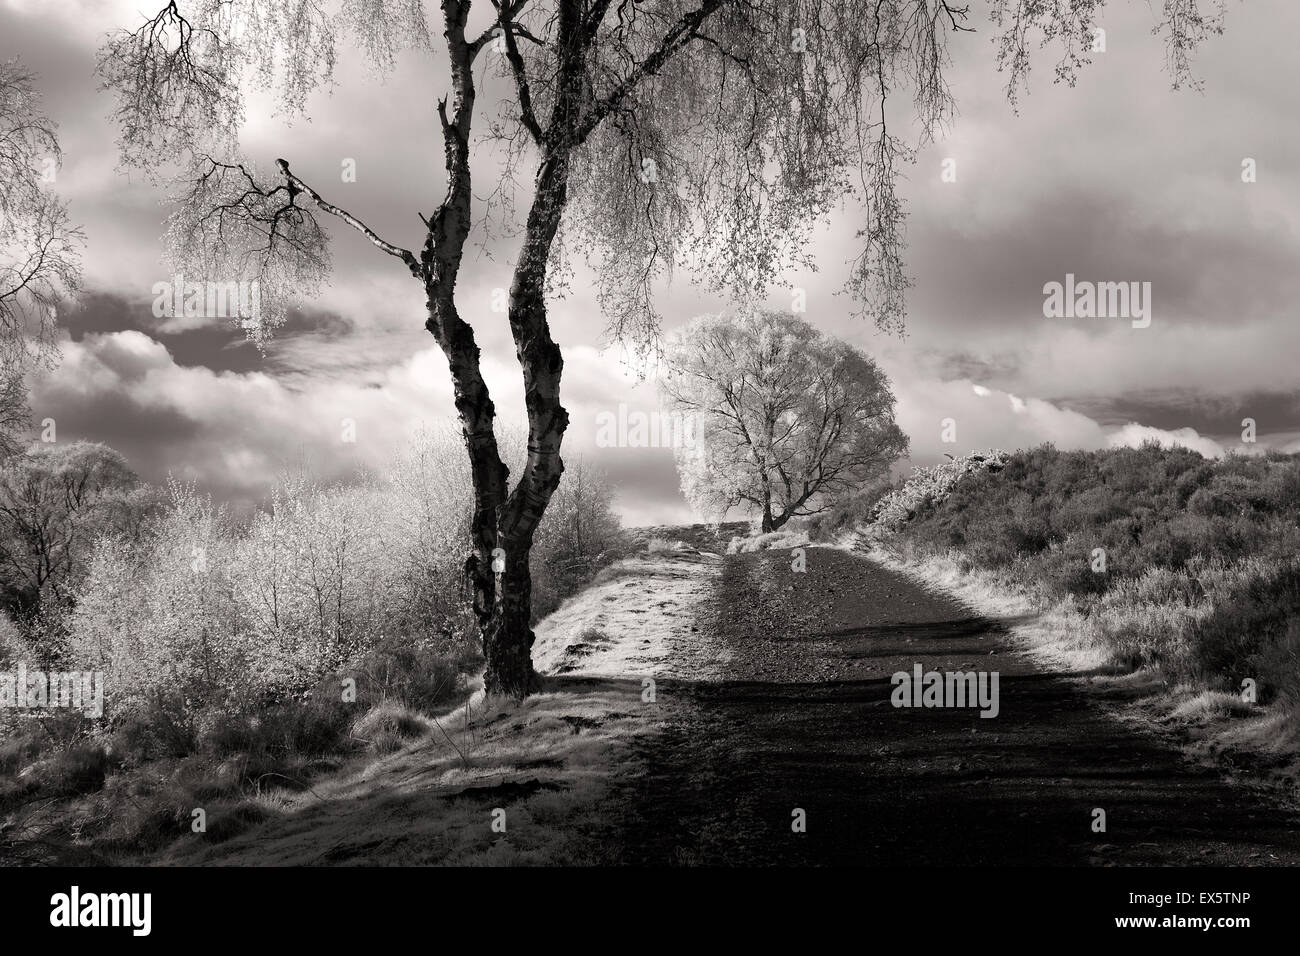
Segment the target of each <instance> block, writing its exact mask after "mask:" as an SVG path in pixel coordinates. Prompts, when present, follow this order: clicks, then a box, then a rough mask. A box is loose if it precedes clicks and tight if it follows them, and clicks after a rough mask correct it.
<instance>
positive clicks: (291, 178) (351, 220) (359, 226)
mask: <svg viewBox="0 0 1300 956" xmlns="http://www.w3.org/2000/svg"><path fill="white" fill-rule="evenodd" d="M275 164H276V165H277V166H279V167H280V172H282V173H283V174H284V178H285V180H286V181H287V182H288V183H289V187H290V188H291V189H294V190H297V191H299V192H304V193H306V194H307V195H308V196H310V197H311V200H312V202H314V203H315V204H316V205H317V206H319V207H320V208H321V209H323V210H324V211H325V212H327V213H329V214H330V215H331V216H337V217H338V218H339V219H342V220H343V221H344V222H346V223H347V224H348V225H349V226H351V227H352V228H353V229H355V230H357V231H358V232H360V233H361V234H362V235H363V236H365V237H366V238H367V239H369V240H370V242H371V244H372V245H374V246H377V247H378V248H380V249H382V250H383V251H384V252H386V253H388V254H389V255H390V256H396V257H397V258H398V259H401V260H402V261H403V262H405V263H406V267H407V268H408V269H410V270H411V275H413V276H415V277H416V278H417V279H420V278H423V277H424V273H423V270H422V269H421V267H420V260H419V259H417V258H415V254H414V253H412V252H411V251H409V250H407V249H403V248H402V247H401V246H395V245H393V244H392V243H391V242H388V241H387V240H385V239H382V238H380V237H379V235H378V234H377V233H376V232H375V231H374V230H373V229H371V228H370V227H369V226H367V225H366V224H365V223H364V222H362V221H361V220H360V219H358V218H357V217H356V216H354V215H352V213H350V212H348V211H347V210H346V209H341V208H339V207H338V206H335V205H334V204H333V203H331V202H327V201H326V200H325V199H324V198H323V197H322V196H321V194H320V193H318V192H316V190H314V189H312V188H311V187H310V186H308V185H307V184H306V183H305V182H303V181H302V180H301V179H299V178H298V177H297V176H295V175H294V174H293V173H292V172H291V171H290V170H289V163H288V162H287V161H286V160H283V159H277V160H276V161H275Z"/></svg>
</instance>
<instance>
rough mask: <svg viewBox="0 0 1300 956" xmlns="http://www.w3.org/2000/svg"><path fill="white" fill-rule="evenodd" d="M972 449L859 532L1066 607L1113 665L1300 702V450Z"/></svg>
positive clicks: (900, 493) (888, 504)
mask: <svg viewBox="0 0 1300 956" xmlns="http://www.w3.org/2000/svg"><path fill="white" fill-rule="evenodd" d="M976 457H978V458H980V459H982V460H978V461H977V460H976ZM976 457H970V458H966V459H958V460H956V461H953V462H950V463H946V464H944V465H941V466H939V467H938V468H937V469H926V470H922V471H920V472H919V473H918V474H917V475H916V476H914V477H913V478H912V479H911V480H910V481H907V482H905V483H903V485H902V486H901V487H900V488H898V489H896V490H895V491H894V492H893V493H891V494H889V495H886V496H885V497H884V498H882V499H881V500H880V501H879V503H878V504H877V506H876V508H875V510H874V512H873V519H874V520H873V521H872V522H871V523H870V524H868V525H867V526H866V528H865V534H866V536H867V537H868V538H873V539H875V540H878V541H881V542H883V543H886V544H887V545H888V546H890V547H893V548H896V549H898V550H900V551H902V552H904V553H905V554H907V555H909V556H913V557H921V558H926V557H936V556H951V557H953V558H955V559H956V560H957V561H958V562H959V564H960V566H961V568H962V569H963V570H964V571H968V572H969V571H979V572H983V573H985V574H988V575H989V576H990V577H991V578H992V579H993V580H994V581H996V582H1000V583H1003V584H1005V585H1007V586H1010V587H1013V588H1015V589H1017V590H1019V591H1022V592H1025V593H1028V594H1029V595H1030V596H1031V597H1033V598H1034V599H1035V600H1036V601H1037V602H1038V603H1039V604H1040V605H1041V606H1044V607H1047V606H1053V607H1057V608H1064V609H1065V610H1067V611H1069V612H1070V613H1071V615H1072V618H1073V619H1074V620H1075V621H1077V622H1078V626H1079V628H1080V629H1081V631H1082V632H1083V635H1084V637H1085V638H1086V639H1087V640H1088V641H1090V642H1091V643H1092V644H1093V645H1095V646H1096V647H1097V648H1099V649H1101V650H1102V651H1104V653H1105V656H1106V657H1107V658H1109V660H1110V661H1111V662H1112V663H1113V664H1115V665H1119V666H1123V667H1140V666H1152V667H1157V668H1160V669H1162V670H1163V671H1165V672H1166V673H1168V674H1169V675H1170V677H1172V678H1174V679H1177V680H1185V681H1190V682H1192V683H1194V684H1199V685H1202V686H1205V687H1207V688H1210V689H1217V690H1223V691H1231V692H1239V691H1240V690H1241V688H1242V685H1243V681H1247V680H1249V681H1254V682H1255V687H1256V688H1257V692H1258V695H1259V700H1260V701H1261V702H1268V701H1279V702H1281V703H1282V704H1283V705H1284V706H1285V707H1287V708H1288V709H1290V710H1292V711H1295V710H1296V709H1300V666H1298V665H1300V557H1297V555H1298V554H1300V456H1296V455H1286V454H1281V453H1273V452H1270V453H1268V454H1264V455H1257V456H1243V455H1230V456H1228V457H1227V458H1226V459H1224V460H1222V461H1211V460H1207V459H1205V458H1203V457H1202V456H1201V455H1199V454H1198V453H1196V452H1194V451H1189V450H1187V449H1183V448H1161V447H1159V446H1156V445H1153V444H1148V445H1146V446H1144V447H1141V448H1116V449H1111V450H1107V451H1098V452H1081V451H1071V452H1066V451H1058V450H1057V449H1055V448H1053V447H1052V446H1050V445H1045V446H1042V447H1039V448H1034V449H1031V450H1028V451H1021V452H1017V453H1015V454H1011V455H1002V454H1000V453H991V454H990V455H987V456H976Z"/></svg>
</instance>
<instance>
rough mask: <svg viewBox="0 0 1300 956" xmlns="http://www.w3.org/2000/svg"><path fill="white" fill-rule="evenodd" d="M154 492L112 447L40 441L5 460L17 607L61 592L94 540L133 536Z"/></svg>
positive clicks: (6, 569) (4, 528)
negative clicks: (113, 536) (47, 443)
mask: <svg viewBox="0 0 1300 956" xmlns="http://www.w3.org/2000/svg"><path fill="white" fill-rule="evenodd" d="M152 500H153V499H152V495H151V492H150V490H149V489H148V488H146V487H144V486H142V485H141V484H140V480H139V479H138V478H137V477H136V475H135V473H134V472H133V471H131V469H130V468H129V467H127V464H126V460H125V459H124V458H123V457H122V456H121V455H120V454H118V453H117V452H115V451H114V450H113V449H111V448H109V447H108V446H107V445H100V444H97V443H93V442H74V443H72V444H69V445H46V444H36V445H33V446H32V447H31V449H29V450H28V451H26V452H24V453H23V454H21V455H14V456H13V457H11V458H10V459H8V460H7V461H6V462H5V463H4V464H3V466H0V577H2V578H3V580H4V583H5V584H6V585H7V587H8V590H9V595H8V600H9V603H10V604H11V606H12V607H13V609H14V610H19V611H31V610H34V609H35V608H37V607H38V606H39V605H40V604H41V603H42V602H44V601H45V600H47V599H48V598H50V597H51V596H54V597H58V596H61V594H62V593H63V590H64V588H65V586H66V585H68V584H70V583H71V579H72V577H73V575H74V574H76V573H80V572H81V571H83V570H84V566H85V563H86V562H87V561H88V559H89V557H90V552H91V548H92V547H93V545H94V542H95V539H96V538H97V537H99V536H100V535H103V534H118V535H124V536H126V537H128V538H129V537H133V536H134V535H135V533H136V532H137V531H138V529H139V526H140V523H141V521H142V519H143V517H144V515H145V513H146V512H147V510H148V509H149V508H150V507H151V503H152Z"/></svg>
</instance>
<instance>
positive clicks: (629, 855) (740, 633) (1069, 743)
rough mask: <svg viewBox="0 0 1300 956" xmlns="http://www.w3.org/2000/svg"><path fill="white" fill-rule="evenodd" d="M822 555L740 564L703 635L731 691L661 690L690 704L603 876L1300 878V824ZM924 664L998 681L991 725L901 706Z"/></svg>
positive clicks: (986, 634) (984, 627) (967, 618)
mask: <svg viewBox="0 0 1300 956" xmlns="http://www.w3.org/2000/svg"><path fill="white" fill-rule="evenodd" d="M806 554H807V562H808V564H807V570H806V572H804V573H797V572H794V571H792V570H791V554H790V552H787V551H778V552H762V553H758V554H746V555H738V556H735V557H729V558H727V559H726V560H725V562H724V564H723V566H722V570H721V574H720V575H719V576H718V577H717V579H716V583H715V594H714V595H713V596H712V598H711V600H710V601H709V602H708V603H709V604H710V605H711V610H710V611H709V612H708V614H707V615H706V616H707V617H709V618H710V620H708V622H707V625H706V626H702V627H701V632H702V633H701V640H709V641H715V642H717V646H716V647H715V648H714V652H715V653H719V654H720V656H721V657H722V659H724V660H725V661H726V665H725V668H724V673H723V675H722V679H721V680H718V681H709V682H690V681H665V682H664V683H663V684H662V685H661V686H660V688H659V694H660V695H661V699H664V700H666V701H672V702H675V703H676V704H677V705H678V706H676V707H674V709H673V710H672V712H671V714H672V715H671V716H670V717H669V718H668V719H667V721H666V726H665V729H664V731H663V732H662V733H661V734H658V735H653V736H650V735H647V736H645V737H642V738H640V739H639V740H638V741H637V742H636V743H635V744H634V751H635V753H636V755H637V757H638V760H639V765H640V771H639V772H638V773H637V774H635V775H634V776H633V777H632V778H631V779H629V780H627V781H626V782H625V783H623V784H621V785H620V786H618V787H617V788H616V791H615V794H614V795H613V796H614V799H613V800H611V802H610V820H609V824H610V830H611V834H610V836H611V842H610V843H609V851H608V861H609V862H624V863H649V864H673V863H685V864H721V865H743V864H771V863H780V864H858V865H908V864H936V863H949V864H993V865H1003V864H1048V865H1052V864H1059V865H1161V864H1164V865H1175V864H1197V863H1216V864H1228V865H1270V864H1292V865H1293V864H1296V863H1300V826H1298V825H1297V823H1298V821H1297V818H1296V816H1295V815H1294V814H1292V813H1291V812H1289V811H1288V810H1286V809H1284V808H1282V807H1280V806H1278V805H1277V804H1275V803H1274V802H1273V801H1271V800H1270V799H1269V798H1268V797H1266V796H1265V795H1263V794H1261V793H1259V792H1257V791H1254V790H1252V789H1248V788H1244V787H1241V786H1234V785H1231V784H1229V783H1226V782H1224V781H1222V780H1221V779H1220V778H1219V776H1218V775H1216V774H1215V773H1213V772H1212V771H1210V770H1207V769H1204V768H1201V767H1197V766H1194V765H1192V764H1190V763H1188V762H1187V761H1185V760H1184V759H1183V758H1182V757H1181V755H1180V754H1179V752H1178V751H1177V750H1176V749H1175V748H1173V747H1171V746H1170V745H1169V744H1168V742H1166V741H1164V740H1162V739H1161V738H1159V737H1158V736H1156V735H1155V734H1152V733H1149V732H1145V731H1135V730H1134V729H1133V728H1132V727H1131V726H1129V725H1128V724H1126V723H1121V722H1119V721H1117V720H1115V719H1114V718H1113V717H1110V716H1107V715H1106V713H1105V712H1104V710H1103V709H1102V708H1099V707H1098V706H1097V702H1096V701H1095V700H1092V699H1089V697H1090V695H1086V694H1085V693H1084V692H1082V691H1081V690H1079V689H1078V688H1077V687H1076V686H1075V685H1074V684H1073V683H1072V682H1070V681H1069V680H1066V679H1064V678H1063V677H1062V676H1061V675H1053V674H1045V673H1042V672H1040V671H1039V670H1038V669H1037V667H1036V666H1035V664H1034V663H1033V662H1032V661H1031V660H1030V659H1029V658H1028V657H1027V656H1026V655H1024V654H1023V653H1021V652H1020V651H1018V650H1016V649H1015V648H1014V647H1012V646H1011V642H1010V641H1009V640H1008V638H1007V637H1006V635H1005V634H1004V633H1003V632H1002V631H1001V630H1000V629H999V628H998V627H997V626H996V625H993V624H991V623H990V622H987V621H984V620H981V619H979V618H977V617H974V616H973V615H972V614H971V612H970V611H969V610H966V609H964V608H963V607H962V606H960V605H959V604H957V603H956V602H954V601H953V600H951V599H949V598H947V597H944V596H942V595H937V594H934V593H931V592H929V591H926V590H923V589H922V588H920V587H919V586H917V585H915V584H913V583H911V582H910V581H909V580H907V579H906V578H904V577H903V576H902V575H899V574H897V573H895V572H892V571H888V570H886V569H884V568H881V567H880V566H878V565H876V564H874V563H872V562H870V561H868V560H866V559H864V558H862V557H860V556H858V555H854V554H851V553H848V552H845V551H839V550H832V549H821V548H817V549H808V550H807V552H806ZM917 663H920V664H921V665H922V666H923V668H924V669H925V670H926V671H929V670H938V671H940V672H945V671H972V670H974V671H996V672H998V674H999V690H1000V695H999V696H1000V701H999V704H1000V711H999V713H998V715H997V717H996V718H991V719H990V718H981V717H980V716H979V714H978V711H977V710H973V709H955V708H937V709H920V708H913V709H906V708H897V707H894V706H892V705H891V703H890V695H891V691H892V686H891V683H890V675H891V674H893V673H894V672H896V671H907V672H911V671H912V669H913V666H914V665H915V664H917ZM796 808H799V809H802V810H803V811H805V813H806V820H807V829H806V832H805V833H795V832H793V831H792V820H793V816H792V814H793V812H794V811H795V809H796ZM1095 808H1100V809H1102V810H1104V811H1105V814H1106V832H1104V833H1094V832H1093V831H1092V824H1093V819H1094V815H1093V811H1094V809H1095Z"/></svg>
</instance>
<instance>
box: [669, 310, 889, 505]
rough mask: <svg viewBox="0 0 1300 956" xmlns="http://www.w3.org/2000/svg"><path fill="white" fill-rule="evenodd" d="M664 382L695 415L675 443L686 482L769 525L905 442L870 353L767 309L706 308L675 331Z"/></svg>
mask: <svg viewBox="0 0 1300 956" xmlns="http://www.w3.org/2000/svg"><path fill="white" fill-rule="evenodd" d="M665 366H666V370H667V374H666V375H664V376H663V377H662V378H661V380H660V387H661V389H662V391H663V393H664V395H665V397H666V398H667V399H668V401H669V403H670V404H671V405H672V406H673V408H674V409H675V410H676V411H678V412H680V413H683V414H688V415H694V416H695V417H696V429H695V431H696V440H695V442H693V443H692V445H691V447H689V448H678V449H677V463H678V470H679V471H680V473H681V479H682V491H683V493H684V494H685V495H686V497H687V500H689V501H690V502H691V504H693V505H694V506H695V507H696V509H697V510H699V511H701V512H702V513H704V514H705V515H708V516H710V517H717V518H719V519H721V518H723V517H725V515H726V513H727V511H728V510H730V509H731V508H733V507H735V506H737V505H739V506H742V507H744V508H746V509H747V510H750V511H756V512H757V513H758V514H759V515H761V516H762V521H763V525H762V527H763V530H764V531H775V530H776V529H778V528H780V527H781V526H782V525H784V524H785V523H786V522H787V521H789V520H790V519H791V518H794V517H800V516H806V515H814V514H817V513H819V512H821V511H824V510H826V509H827V508H829V507H831V506H832V505H834V504H836V503H837V501H838V500H841V499H842V498H843V497H844V496H846V495H851V494H854V493H855V492H858V491H860V490H861V489H862V487H863V486H864V485H865V484H867V483H868V482H870V481H872V480H873V479H876V478H879V477H880V476H882V475H883V474H884V473H886V472H887V471H888V470H889V466H890V465H892V464H893V463H894V462H895V461H897V460H898V458H899V457H900V456H901V455H903V454H904V453H905V452H906V451H907V436H906V435H904V434H903V432H902V431H901V430H900V429H899V427H898V426H897V425H896V424H895V423H894V395H893V393H892V392H891V391H890V389H889V381H888V379H887V378H886V377H885V374H884V373H883V372H881V371H880V369H879V368H878V367H877V366H876V363H875V362H873V361H872V360H871V359H870V358H869V357H867V356H866V355H864V354H863V353H862V352H859V351H858V350H857V349H854V348H852V347H850V346H848V345H846V344H845V343H843V342H839V341H836V340H835V339H831V338H828V337H827V336H824V335H822V334H821V333H820V332H818V331H817V330H816V329H814V328H813V327H812V326H811V325H809V324H808V323H807V322H804V321H803V320H801V319H797V318H794V317H792V316H786V315H780V314H778V313H774V312H751V313H748V314H746V315H742V316H741V317H740V318H738V319H733V318H731V317H728V316H721V315H718V316H704V317H702V318H699V319H696V320H695V321H694V322H692V323H691V324H690V325H688V326H687V327H686V328H684V329H683V330H681V331H680V332H679V333H678V334H677V335H676V336H674V338H673V340H672V342H671V343H670V344H669V346H668V348H667V350H666V354H665Z"/></svg>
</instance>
